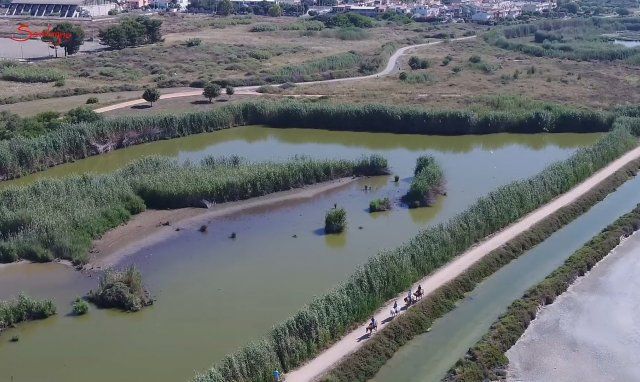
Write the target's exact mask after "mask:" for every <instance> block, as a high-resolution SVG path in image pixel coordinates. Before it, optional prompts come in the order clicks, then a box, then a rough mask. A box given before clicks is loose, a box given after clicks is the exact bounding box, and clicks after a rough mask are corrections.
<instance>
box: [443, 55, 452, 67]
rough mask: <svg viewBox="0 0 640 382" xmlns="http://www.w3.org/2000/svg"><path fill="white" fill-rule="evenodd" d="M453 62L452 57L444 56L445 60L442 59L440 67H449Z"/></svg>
mask: <svg viewBox="0 0 640 382" xmlns="http://www.w3.org/2000/svg"><path fill="white" fill-rule="evenodd" d="M452 60H453V57H451V56H450V55H447V56H445V58H443V59H442V66H447V65H449V63H450V62H451V61H452Z"/></svg>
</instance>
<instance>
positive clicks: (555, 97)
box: [287, 39, 640, 108]
mask: <svg viewBox="0 0 640 382" xmlns="http://www.w3.org/2000/svg"><path fill="white" fill-rule="evenodd" d="M411 55H415V56H418V57H421V58H427V59H428V60H429V61H430V62H431V67H430V68H429V69H426V72H428V73H430V74H431V75H432V76H434V77H435V78H436V81H435V83H430V84H408V83H405V82H402V81H400V80H399V79H398V76H397V75H394V76H389V77H385V78H381V79H376V80H371V81H362V82H351V83H346V84H322V85H310V86H299V87H296V88H293V89H290V90H288V91H287V93H289V94H321V95H327V96H329V99H330V100H331V101H334V102H355V103H371V102H385V103H393V104H413V105H423V106H427V107H438V108H441V107H454V108H464V107H468V106H470V105H473V104H475V103H476V102H477V100H478V98H479V97H482V96H498V95H518V96H522V97H526V98H531V99H536V100H545V101H553V102H559V103H563V104H572V105H586V106H590V107H596V108H609V107H611V106H614V105H624V104H637V103H638V102H640V92H638V91H637V89H638V81H639V80H640V69H638V68H635V67H632V66H629V65H624V64H621V63H597V62H577V61H569V60H560V59H550V58H538V57H530V56H526V55H524V54H518V53H515V52H510V51H505V50H502V49H499V48H496V47H492V46H490V45H488V44H486V43H485V42H484V41H482V40H481V39H475V40H471V41H466V42H454V43H449V44H441V45H436V46H431V47H428V48H421V49H418V50H416V51H415V52H413V53H411V54H408V55H406V56H404V57H403V61H402V64H401V69H402V70H404V71H407V72H410V71H411V70H410V69H409V67H408V65H407V63H406V62H407V60H408V59H409V57H410V56H411ZM447 55H449V56H451V57H452V60H451V62H450V63H449V64H448V65H446V66H442V62H443V60H444V58H445V57H446V56H447ZM473 55H478V56H480V57H481V58H482V60H483V62H486V63H488V64H489V65H492V66H493V67H495V68H496V69H495V71H494V72H493V73H489V74H487V73H485V72H483V71H482V70H480V69H478V68H474V67H473V66H472V65H471V63H470V62H469V58H470V57H471V56H473ZM456 66H458V67H461V68H462V71H461V72H459V73H454V72H453V70H452V69H453V68H454V67H456ZM531 67H535V73H533V74H528V73H527V71H528V70H529V69H530V68H531ZM516 71H518V72H519V74H518V76H517V79H514V78H513V76H514V73H515V72H516ZM414 72H420V71H414ZM507 78H508V79H507ZM613 89H615V91H613Z"/></svg>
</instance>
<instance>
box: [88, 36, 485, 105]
mask: <svg viewBox="0 0 640 382" xmlns="http://www.w3.org/2000/svg"><path fill="white" fill-rule="evenodd" d="M475 37H476V36H467V37H459V38H454V39H451V40H450V41H465V40H470V39H474V38H475ZM442 43H443V41H442V40H440V41H434V42H428V43H424V44H416V45H409V46H405V47H403V48H400V49H398V50H396V51H395V53H393V54H392V55H391V57H389V61H388V62H387V66H386V67H385V68H384V69H382V71H380V72H378V73H376V74H370V75H368V76H359V77H346V78H336V79H332V80H324V81H309V82H296V83H295V84H296V85H300V86H302V85H315V84H326V83H336V82H348V81H361V80H367V79H372V78H378V77H382V76H388V75H390V74H393V73H395V72H396V67H397V65H398V60H399V59H400V57H401V56H402V55H404V54H406V53H407V52H409V51H411V50H413V49H417V48H423V47H427V46H432V45H437V44H442ZM278 85H279V84H274V85H273V86H278ZM259 87H260V86H240V87H237V88H235V91H236V92H235V94H242V95H261V93H258V92H256V90H257V89H258V88H259ZM201 95H202V89H196V90H189V91H181V92H175V93H167V94H163V95H161V96H160V99H172V98H182V97H196V96H201ZM146 102H147V101H145V100H143V99H135V100H132V101H126V102H120V103H116V104H113V105H109V106H105V107H101V108H98V109H95V110H94V111H95V112H96V113H106V112H108V111H112V110H117V109H122V108H125V107H131V106H135V105H141V104H143V103H146Z"/></svg>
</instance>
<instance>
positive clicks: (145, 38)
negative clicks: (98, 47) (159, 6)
mask: <svg viewBox="0 0 640 382" xmlns="http://www.w3.org/2000/svg"><path fill="white" fill-rule="evenodd" d="M161 25H162V21H161V20H153V19H150V18H149V17H147V16H138V17H136V18H131V17H129V18H125V19H124V20H122V21H121V22H120V24H118V25H113V26H110V27H108V28H107V29H103V30H101V31H100V33H99V34H98V37H99V38H100V40H101V42H102V43H103V44H104V45H108V46H109V47H111V48H113V49H123V48H126V47H131V46H138V45H143V44H152V43H155V42H159V41H162V35H161V33H160V27H161Z"/></svg>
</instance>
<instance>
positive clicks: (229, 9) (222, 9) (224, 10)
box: [216, 0, 233, 16]
mask: <svg viewBox="0 0 640 382" xmlns="http://www.w3.org/2000/svg"><path fill="white" fill-rule="evenodd" d="M216 13H217V14H219V15H222V16H229V15H230V14H231V13H233V4H232V3H231V0H222V1H221V2H220V3H218V7H217V8H216Z"/></svg>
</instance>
